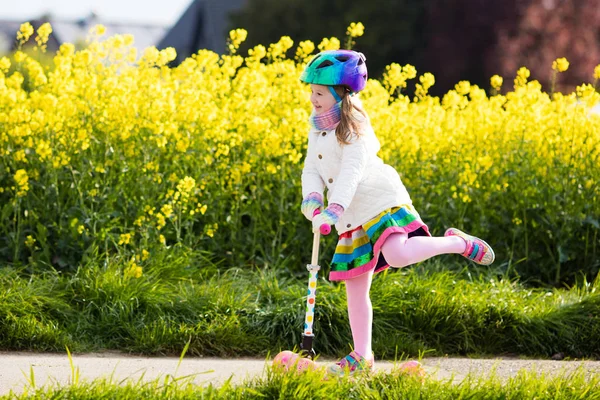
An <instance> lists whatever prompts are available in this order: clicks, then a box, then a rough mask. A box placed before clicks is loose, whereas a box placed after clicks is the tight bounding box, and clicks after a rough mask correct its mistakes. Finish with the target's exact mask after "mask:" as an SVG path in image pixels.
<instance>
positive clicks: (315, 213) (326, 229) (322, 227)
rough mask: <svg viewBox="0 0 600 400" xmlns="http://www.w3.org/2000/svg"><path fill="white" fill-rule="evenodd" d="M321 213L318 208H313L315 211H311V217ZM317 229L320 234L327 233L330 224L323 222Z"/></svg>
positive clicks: (329, 231) (329, 230) (329, 229)
mask: <svg viewBox="0 0 600 400" xmlns="http://www.w3.org/2000/svg"><path fill="white" fill-rule="evenodd" d="M319 214H321V210H319V209H318V208H317V209H316V210H315V212H313V217H314V216H315V215H319ZM319 230H320V231H321V235H329V234H330V233H331V226H329V225H327V224H323V225H321V227H320V228H319Z"/></svg>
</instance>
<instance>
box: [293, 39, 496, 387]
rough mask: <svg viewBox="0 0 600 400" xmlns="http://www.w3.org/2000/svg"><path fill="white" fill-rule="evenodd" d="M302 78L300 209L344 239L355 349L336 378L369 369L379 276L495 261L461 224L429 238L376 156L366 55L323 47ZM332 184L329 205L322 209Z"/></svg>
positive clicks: (335, 368)
mask: <svg viewBox="0 0 600 400" xmlns="http://www.w3.org/2000/svg"><path fill="white" fill-rule="evenodd" d="M300 80H301V81H303V82H306V83H309V84H310V87H311V93H312V94H311V97H310V101H311V103H312V105H313V112H312V114H311V116H310V126H311V129H310V132H309V134H308V151H307V154H306V158H305V161H304V169H303V171H302V196H303V198H304V200H303V201H302V207H301V208H302V213H303V214H304V215H305V216H306V218H308V219H309V220H311V221H312V223H313V231H315V232H317V231H318V230H319V228H320V226H321V225H322V224H328V225H335V228H336V230H337V231H338V233H339V241H338V244H337V247H336V250H335V254H334V256H333V260H332V262H331V272H330V274H329V279H330V280H332V281H345V283H346V294H347V299H348V317H349V320H350V328H351V330H352V338H353V341H354V351H352V352H351V353H350V354H349V355H347V356H346V357H344V358H343V359H341V360H340V361H339V362H337V363H336V364H334V365H331V366H330V367H329V368H328V372H329V373H332V374H336V375H340V374H343V373H345V372H349V373H351V374H353V373H356V372H358V371H363V370H371V369H372V368H373V366H374V357H373V353H372V350H371V335H372V322H373V308H372V306H371V300H370V298H369V290H370V287H371V281H372V278H373V274H374V273H377V272H381V271H383V270H385V269H386V268H388V267H390V266H392V267H394V268H402V267H405V266H407V265H410V264H415V263H418V262H420V261H423V260H426V259H428V258H430V257H433V256H436V255H439V254H448V253H457V254H462V255H463V256H464V257H467V258H468V259H469V260H472V261H474V262H476V263H478V264H483V265H489V264H491V263H492V262H493V261H494V257H495V256H494V252H493V250H492V248H491V247H490V246H489V245H488V244H487V243H486V242H484V241H483V240H481V239H479V238H476V237H474V236H471V235H468V234H466V233H464V232H461V231H460V230H458V229H456V228H449V229H448V230H447V231H446V233H445V234H444V237H431V235H430V233H429V228H428V227H427V225H425V223H424V222H423V221H422V220H421V217H420V216H419V214H418V212H417V211H416V210H415V208H414V207H413V205H412V201H411V198H410V196H409V194H408V192H407V191H406V188H405V187H404V185H403V184H402V181H401V180H400V177H399V175H398V173H397V172H396V170H395V169H394V168H392V167H391V166H389V165H387V164H384V163H383V161H382V160H381V158H379V157H378V156H377V152H378V151H379V149H380V144H379V141H378V139H377V137H376V136H375V133H374V132H373V128H372V127H371V123H370V121H369V118H368V116H367V113H366V112H365V111H364V109H363V107H362V105H361V102H360V100H359V98H358V96H356V93H358V92H360V91H361V90H362V89H364V87H365V85H366V83H367V66H366V64H365V56H364V55H363V54H362V53H358V52H355V51H351V50H333V51H323V52H321V53H319V54H317V55H316V56H315V57H314V58H313V59H312V60H311V62H310V63H309V64H308V65H307V67H306V69H305V70H304V72H303V73H302V75H301V77H300ZM325 187H327V200H328V206H327V208H325V210H323V212H321V214H318V215H317V216H315V217H314V218H313V213H314V211H315V210H316V209H322V208H323V206H324V205H323V191H324V189H325Z"/></svg>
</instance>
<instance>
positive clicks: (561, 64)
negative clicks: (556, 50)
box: [552, 57, 569, 72]
mask: <svg viewBox="0 0 600 400" xmlns="http://www.w3.org/2000/svg"><path fill="white" fill-rule="evenodd" d="M552 69H553V70H555V71H558V72H565V71H566V70H568V69H569V62H568V61H567V59H566V58H564V57H561V58H557V59H556V60H554V61H553V62H552Z"/></svg>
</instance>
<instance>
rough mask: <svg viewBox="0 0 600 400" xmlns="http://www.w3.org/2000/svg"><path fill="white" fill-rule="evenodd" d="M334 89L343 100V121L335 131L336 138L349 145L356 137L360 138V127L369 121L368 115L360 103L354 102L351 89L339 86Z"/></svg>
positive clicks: (341, 120)
mask: <svg viewBox="0 0 600 400" xmlns="http://www.w3.org/2000/svg"><path fill="white" fill-rule="evenodd" d="M333 89H334V90H335V92H336V93H337V94H338V96H340V97H341V98H342V107H341V109H342V110H341V119H340V123H339V124H338V126H337V128H336V129H335V136H336V138H337V140H338V142H339V143H340V144H349V143H350V140H351V139H352V138H354V137H357V136H360V127H361V125H362V124H363V123H364V122H366V121H367V119H368V117H367V113H366V112H365V110H364V109H363V107H362V104H361V102H360V101H353V100H352V96H351V94H350V89H348V88H347V87H346V86H342V85H337V86H334V87H333Z"/></svg>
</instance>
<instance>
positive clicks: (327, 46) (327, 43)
mask: <svg viewBox="0 0 600 400" xmlns="http://www.w3.org/2000/svg"><path fill="white" fill-rule="evenodd" d="M317 47H318V48H319V50H320V51H326V50H339V48H340V41H339V39H338V38H335V37H332V38H329V39H327V38H324V39H323V40H322V41H321V43H319V45H318V46H317Z"/></svg>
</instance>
